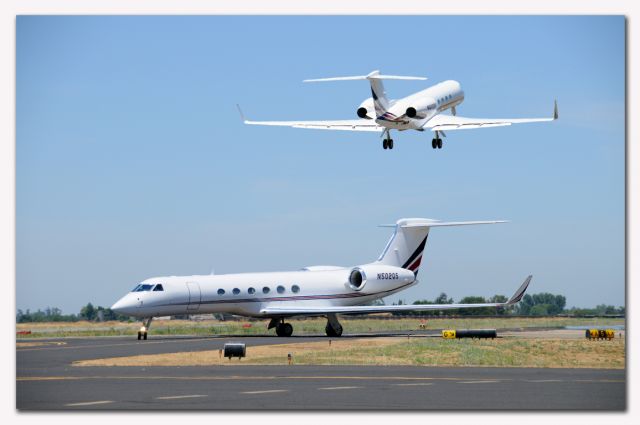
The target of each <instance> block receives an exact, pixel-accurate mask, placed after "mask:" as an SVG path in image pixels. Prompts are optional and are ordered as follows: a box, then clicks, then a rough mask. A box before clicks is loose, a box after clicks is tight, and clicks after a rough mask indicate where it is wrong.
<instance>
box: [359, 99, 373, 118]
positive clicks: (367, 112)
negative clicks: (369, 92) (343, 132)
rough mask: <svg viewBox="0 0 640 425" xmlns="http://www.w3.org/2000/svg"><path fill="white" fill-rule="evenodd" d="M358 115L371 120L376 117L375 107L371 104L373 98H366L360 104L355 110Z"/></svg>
mask: <svg viewBox="0 0 640 425" xmlns="http://www.w3.org/2000/svg"><path fill="white" fill-rule="evenodd" d="M356 114H358V117H360V118H362V119H365V120H372V119H374V118H375V117H376V108H375V106H373V99H372V98H368V99H366V100H365V101H364V102H362V103H361V104H360V106H359V107H358V110H357V111H356Z"/></svg>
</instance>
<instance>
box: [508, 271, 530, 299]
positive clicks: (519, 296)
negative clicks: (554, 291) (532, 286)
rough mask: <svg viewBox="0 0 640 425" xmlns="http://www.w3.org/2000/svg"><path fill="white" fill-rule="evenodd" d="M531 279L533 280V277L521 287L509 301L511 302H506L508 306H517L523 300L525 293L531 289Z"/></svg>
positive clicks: (526, 280) (528, 278) (527, 279)
mask: <svg viewBox="0 0 640 425" xmlns="http://www.w3.org/2000/svg"><path fill="white" fill-rule="evenodd" d="M531 278H533V275H529V276H528V277H527V278H526V279H525V280H524V282H523V283H522V285H520V287H519V288H518V290H517V291H516V293H515V294H513V296H512V297H511V298H510V299H509V301H507V302H506V304H507V305H512V304H515V303H517V302H519V301H520V300H521V299H522V297H523V296H524V293H525V292H526V291H527V288H528V287H529V283H531Z"/></svg>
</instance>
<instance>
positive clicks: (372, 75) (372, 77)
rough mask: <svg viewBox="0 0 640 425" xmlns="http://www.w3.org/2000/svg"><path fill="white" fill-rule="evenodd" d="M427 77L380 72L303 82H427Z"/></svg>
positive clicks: (305, 81)
mask: <svg viewBox="0 0 640 425" xmlns="http://www.w3.org/2000/svg"><path fill="white" fill-rule="evenodd" d="M426 79H427V77H408V76H405V75H383V74H380V71H373V72H370V73H369V74H368V75H354V76H350V77H329V78H313V79H310V80H303V82H304V83H319V82H324V81H352V80H426Z"/></svg>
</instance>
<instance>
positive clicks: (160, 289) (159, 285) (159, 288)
mask: <svg viewBox="0 0 640 425" xmlns="http://www.w3.org/2000/svg"><path fill="white" fill-rule="evenodd" d="M156 291H164V288H163V287H162V283H158V284H157V285H156V287H155V288H153V292H156Z"/></svg>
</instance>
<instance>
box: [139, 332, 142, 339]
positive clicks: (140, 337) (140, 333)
mask: <svg viewBox="0 0 640 425" xmlns="http://www.w3.org/2000/svg"><path fill="white" fill-rule="evenodd" d="M141 339H142V332H138V341H140V340H141Z"/></svg>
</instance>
